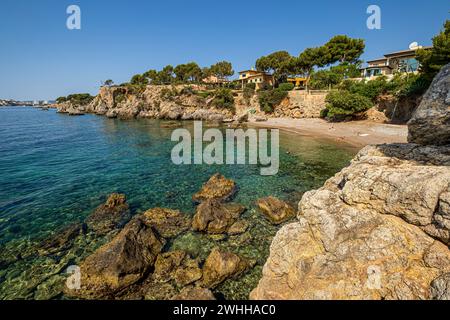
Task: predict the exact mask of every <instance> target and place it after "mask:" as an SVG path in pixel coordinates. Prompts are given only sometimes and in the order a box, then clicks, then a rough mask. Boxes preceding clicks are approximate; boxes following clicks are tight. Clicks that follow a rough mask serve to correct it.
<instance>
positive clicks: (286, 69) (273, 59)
mask: <svg viewBox="0 0 450 320" xmlns="http://www.w3.org/2000/svg"><path fill="white" fill-rule="evenodd" d="M293 65H294V64H293V57H292V56H291V55H290V54H289V52H287V51H276V52H273V53H271V54H269V55H267V56H263V57H261V58H259V59H258V60H256V69H257V70H259V71H264V72H268V73H272V74H273V76H274V77H275V80H276V81H277V82H283V81H284V80H285V79H286V78H287V75H288V74H289V73H290V71H291V70H290V69H291V68H292V67H293Z"/></svg>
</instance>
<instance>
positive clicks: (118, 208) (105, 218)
mask: <svg viewBox="0 0 450 320" xmlns="http://www.w3.org/2000/svg"><path fill="white" fill-rule="evenodd" d="M129 217H130V207H129V206H128V204H127V202H126V197H125V195H124V194H119V193H113V194H111V195H110V196H109V197H108V199H107V200H106V202H105V203H104V204H102V205H100V206H99V207H98V208H97V209H96V210H95V211H94V212H93V213H92V214H91V215H90V216H89V217H88V218H87V219H86V224H87V226H88V228H89V230H91V231H94V232H95V233H96V234H98V235H103V234H106V233H108V232H109V231H111V230H113V229H117V228H119V227H121V226H122V225H123V224H124V222H126V220H127V219H129Z"/></svg>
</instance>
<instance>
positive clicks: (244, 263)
mask: <svg viewBox="0 0 450 320" xmlns="http://www.w3.org/2000/svg"><path fill="white" fill-rule="evenodd" d="M255 263H256V262H255V261H253V260H247V259H245V258H242V257H240V256H238V255H237V254H234V253H231V252H225V251H222V250H220V249H218V248H214V249H213V250H212V251H211V253H210V255H209V256H208V258H207V259H206V261H205V264H204V265H203V279H202V286H204V287H207V288H215V287H217V286H218V285H219V284H221V283H222V282H224V281H225V280H227V279H230V278H231V279H236V278H238V277H239V276H241V275H242V274H244V273H245V272H247V271H248V270H249V269H250V268H252V267H253V266H254V265H255Z"/></svg>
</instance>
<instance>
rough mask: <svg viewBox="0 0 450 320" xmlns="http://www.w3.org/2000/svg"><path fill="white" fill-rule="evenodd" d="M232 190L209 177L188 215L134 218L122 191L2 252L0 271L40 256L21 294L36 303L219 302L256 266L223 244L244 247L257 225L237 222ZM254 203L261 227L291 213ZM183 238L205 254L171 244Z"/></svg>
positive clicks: (229, 183)
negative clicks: (73, 270)
mask: <svg viewBox="0 0 450 320" xmlns="http://www.w3.org/2000/svg"><path fill="white" fill-rule="evenodd" d="M237 192H238V186H237V185H236V184H235V182H234V181H233V180H230V179H227V178H225V177H224V176H222V175H220V174H215V175H213V176H212V177H211V178H210V179H209V180H208V181H207V182H206V183H204V184H203V186H202V188H201V189H200V190H199V191H198V192H197V193H196V194H194V195H193V196H192V201H193V204H195V205H196V210H195V214H194V215H193V216H190V215H189V214H186V213H184V212H181V211H179V210H174V209H168V208H151V209H149V210H147V211H145V212H142V213H137V214H136V213H133V212H132V209H130V206H129V204H128V202H127V198H126V196H125V195H124V194H118V193H113V194H111V195H110V196H109V197H108V199H107V200H106V201H105V203H103V204H101V205H100V206H98V207H97V208H96V209H95V210H94V211H93V212H92V213H91V214H90V215H89V216H88V217H87V218H86V219H85V220H84V221H82V222H79V223H73V224H71V225H69V226H67V227H65V228H63V229H62V230H59V231H57V232H55V233H54V234H53V235H51V236H49V237H48V238H46V239H43V240H40V241H38V242H35V243H30V244H28V245H26V246H25V247H22V249H21V251H20V253H18V252H16V251H10V252H8V251H7V250H3V249H2V251H1V253H0V266H2V265H8V264H11V263H14V262H15V261H19V260H26V259H33V260H36V259H44V261H46V263H45V265H43V268H42V270H39V268H37V267H34V271H33V273H32V274H31V275H30V276H31V277H32V281H31V282H28V284H27V286H29V288H28V289H27V290H24V289H25V288H22V290H21V292H23V293H24V294H28V292H30V293H31V292H33V291H39V298H40V299H41V298H43V297H44V298H45V299H50V298H72V299H138V300H140V299H150V300H167V299H176V300H211V299H216V298H221V299H223V297H222V286H223V285H224V284H226V283H227V282H228V281H230V280H231V281H236V280H239V279H240V278H241V277H244V276H246V275H247V274H248V273H249V272H251V271H252V270H253V269H254V268H255V266H256V264H257V263H259V264H260V265H261V264H262V262H263V261H259V262H257V260H256V259H254V258H253V257H251V256H246V255H245V254H241V253H236V252H235V250H234V249H230V248H232V247H233V245H231V246H228V245H227V243H228V242H232V243H236V245H249V240H250V239H249V237H251V235H250V232H249V231H250V229H251V228H254V227H256V225H257V222H258V221H254V220H251V219H249V218H248V217H245V218H244V217H243V214H244V212H245V211H246V210H247V208H246V207H245V206H243V205H241V204H239V203H234V202H231V201H232V200H233V198H234V196H235V195H236V193H237ZM257 202H258V203H257V206H259V208H260V210H261V213H260V216H259V217H257V218H258V219H261V220H266V219H267V223H273V225H278V224H280V223H281V222H284V221H288V220H289V219H292V218H294V209H293V208H291V207H290V206H289V205H288V204H286V203H284V202H283V201H281V200H278V199H276V198H273V197H269V198H265V199H260V200H258V201H257ZM286 212H287V213H289V214H286ZM280 217H281V218H282V221H281V220H280ZM190 233H198V234H203V235H204V236H205V237H207V238H209V240H207V241H208V242H209V243H210V245H208V247H210V248H211V249H209V251H208V252H207V254H206V255H205V256H197V255H194V254H192V253H191V252H190V251H189V250H185V249H180V248H179V246H177V244H176V243H177V241H178V239H180V237H184V236H189V234H190ZM265 236H266V237H267V235H265ZM89 242H91V243H92V244H93V245H91V246H88V247H86V248H84V249H83V250H81V247H80V245H83V244H85V243H89ZM83 246H84V245H83ZM73 263H76V265H77V266H78V267H79V271H80V276H81V278H80V279H79V280H80V282H79V283H80V284H81V286H80V287H72V286H71V285H70V284H71V283H72V280H73V279H71V277H69V278H67V276H68V275H67V274H66V275H64V273H65V271H66V270H65V269H66V268H67V267H68V266H69V265H73ZM48 267H51V269H50V273H48V272H49V270H47V269H48ZM73 281H74V283H76V280H73ZM68 284H69V285H68ZM21 297H22V298H24V296H21Z"/></svg>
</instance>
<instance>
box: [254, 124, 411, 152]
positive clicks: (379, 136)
mask: <svg viewBox="0 0 450 320" xmlns="http://www.w3.org/2000/svg"><path fill="white" fill-rule="evenodd" d="M248 125H250V126H256V127H267V128H278V129H281V130H285V131H289V132H294V133H297V134H300V135H304V136H311V137H316V138H324V139H327V140H331V141H333V142H336V143H344V144H347V145H349V146H351V147H354V148H363V147H365V146H367V145H372V144H385V143H406V142H407V137H408V128H407V126H406V125H392V124H384V123H377V122H373V121H368V120H361V121H351V122H327V121H325V120H323V119H316V118H308V119H291V118H269V119H268V120H267V121H265V122H255V121H253V122H248Z"/></svg>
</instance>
